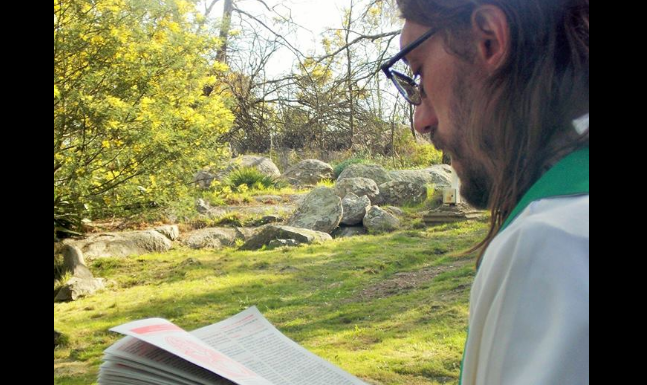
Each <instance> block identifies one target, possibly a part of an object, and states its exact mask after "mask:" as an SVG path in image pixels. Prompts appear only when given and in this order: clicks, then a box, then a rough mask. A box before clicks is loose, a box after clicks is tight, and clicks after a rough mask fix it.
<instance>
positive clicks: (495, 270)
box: [475, 195, 589, 291]
mask: <svg viewBox="0 0 647 385" xmlns="http://www.w3.org/2000/svg"><path fill="white" fill-rule="evenodd" d="M588 270H589V195H582V196H575V197H560V198H551V199H544V200H540V201H537V202H533V203H532V204H531V205H530V206H528V207H527V208H526V210H524V211H523V212H522V213H521V214H520V215H519V217H517V218H516V219H515V221H514V222H513V223H512V224H511V225H510V226H509V227H508V228H506V229H505V230H504V231H502V232H501V233H500V234H499V235H497V237H496V238H495V239H494V240H493V241H492V243H491V244H490V246H489V247H488V249H487V251H486V253H485V255H484V256H483V263H482V265H481V267H480V269H479V272H478V274H477V277H476V280H475V288H476V289H477V291H478V288H479V287H481V288H483V286H489V285H491V284H494V285H495V286H499V285H501V284H502V283H503V282H507V284H519V285H525V284H526V283H527V282H528V280H539V281H542V282H543V284H544V285H546V286H550V285H552V284H555V283H557V282H558V281H570V282H571V283H575V281H577V278H576V277H579V278H580V279H581V282H580V283H584V282H585V281H586V282H588Z"/></svg>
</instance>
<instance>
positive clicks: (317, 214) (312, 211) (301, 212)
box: [288, 187, 344, 234]
mask: <svg viewBox="0 0 647 385" xmlns="http://www.w3.org/2000/svg"><path fill="white" fill-rule="evenodd" d="M343 215H344V211H343V208H342V204H341V198H340V197H339V196H337V194H335V191H334V190H333V189H330V188H328V187H318V188H316V189H314V190H312V192H310V194H308V196H307V197H306V199H305V200H304V201H303V203H302V204H301V206H300V207H299V209H298V210H297V211H296V212H295V213H294V215H293V216H292V218H291V219H290V220H289V221H288V225H289V226H291V227H298V228H302V229H310V230H315V231H321V232H323V233H328V234H330V233H331V232H332V231H333V230H334V229H335V228H337V226H339V223H340V222H341V220H342V218H343Z"/></svg>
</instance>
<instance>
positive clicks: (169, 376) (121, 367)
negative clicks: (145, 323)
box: [99, 337, 235, 385]
mask: <svg viewBox="0 0 647 385" xmlns="http://www.w3.org/2000/svg"><path fill="white" fill-rule="evenodd" d="M117 383H119V384H128V385H136V384H140V383H142V384H149V383H154V384H158V385H165V384H169V385H179V384H182V385H234V384H235V383H234V382H231V381H229V380H226V379H224V378H223V377H221V376H219V375H217V374H215V373H213V372H211V371H209V370H207V369H204V368H202V367H200V366H198V365H195V364H192V363H190V362H189V361H187V360H185V359H182V358H180V357H178V356H176V355H175V354H172V353H169V352H167V351H166V350H163V349H161V348H158V347H156V346H154V345H151V344H149V343H147V342H144V341H141V340H138V339H137V338H135V337H124V338H122V339H121V340H119V341H117V342H115V343H114V344H113V345H112V346H110V347H109V348H108V349H106V351H105V352H104V363H103V364H102V365H101V369H100V372H99V384H101V385H104V384H105V385H108V384H117Z"/></svg>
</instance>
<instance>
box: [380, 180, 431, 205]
mask: <svg viewBox="0 0 647 385" xmlns="http://www.w3.org/2000/svg"><path fill="white" fill-rule="evenodd" d="M379 189H380V201H381V203H382V204H384V205H393V206H405V205H409V204H413V205H417V204H420V203H423V202H424V201H425V200H426V199H427V185H426V184H425V183H422V181H420V180H416V179H413V180H409V181H393V182H388V183H384V184H381V185H380V187H379Z"/></svg>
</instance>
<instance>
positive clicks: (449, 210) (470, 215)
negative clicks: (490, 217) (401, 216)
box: [422, 203, 486, 225]
mask: <svg viewBox="0 0 647 385" xmlns="http://www.w3.org/2000/svg"><path fill="white" fill-rule="evenodd" d="M485 213H486V212H485V211H481V210H476V209H475V208H473V207H471V206H470V205H468V204H467V203H459V204H457V205H453V206H450V205H442V206H440V207H439V208H437V209H435V210H431V211H429V212H428V213H427V214H425V215H424V216H423V218H422V220H423V221H424V223H425V224H427V225H439V224H443V223H453V222H462V221H469V220H474V219H479V218H482V217H483V216H484V215H485Z"/></svg>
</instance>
